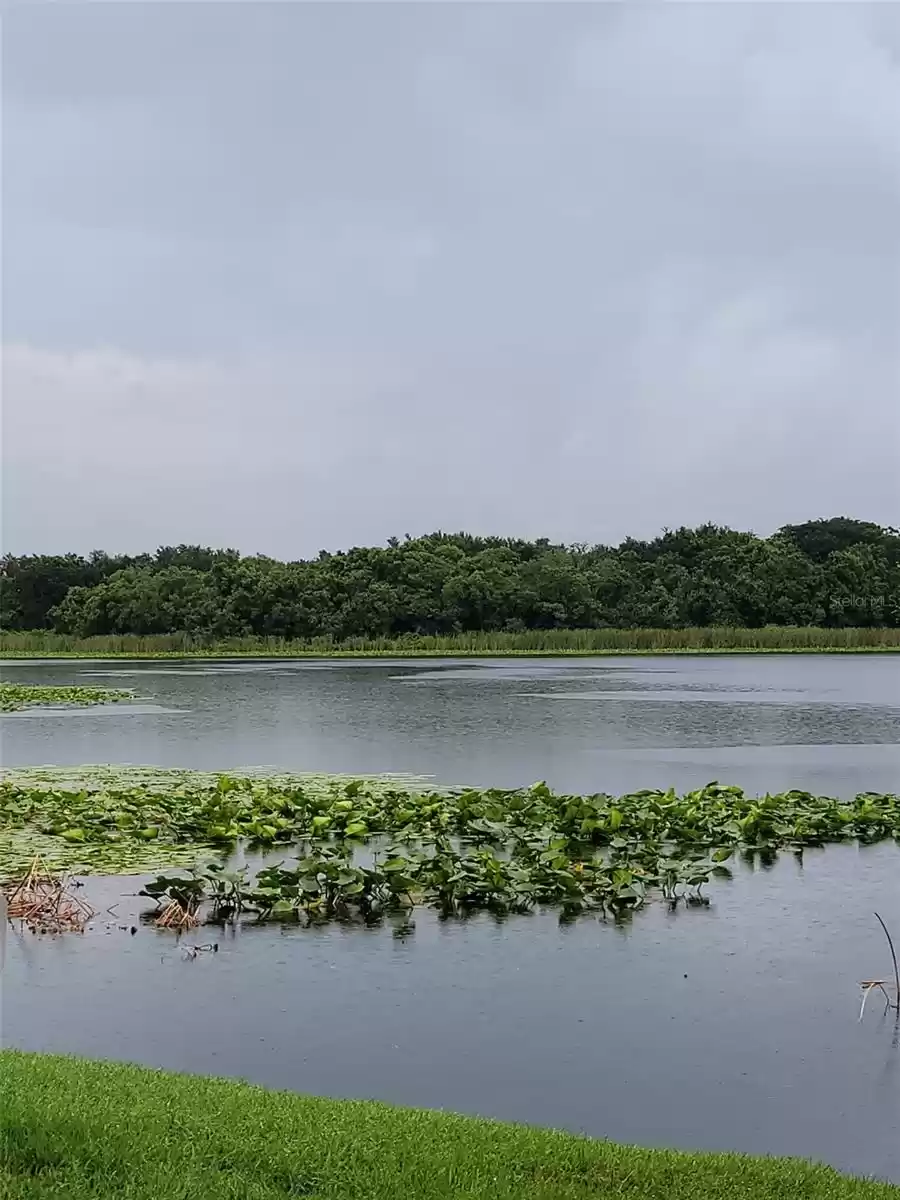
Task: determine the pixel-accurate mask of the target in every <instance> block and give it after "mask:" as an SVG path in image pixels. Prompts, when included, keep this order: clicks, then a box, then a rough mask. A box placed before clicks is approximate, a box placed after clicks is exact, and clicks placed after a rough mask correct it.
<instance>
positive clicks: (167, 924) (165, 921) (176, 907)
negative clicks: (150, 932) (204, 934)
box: [156, 900, 200, 933]
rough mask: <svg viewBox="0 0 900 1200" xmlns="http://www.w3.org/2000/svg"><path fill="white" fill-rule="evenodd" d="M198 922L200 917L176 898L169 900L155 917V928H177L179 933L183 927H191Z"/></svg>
mask: <svg viewBox="0 0 900 1200" xmlns="http://www.w3.org/2000/svg"><path fill="white" fill-rule="evenodd" d="M199 924H200V918H199V917H198V916H197V914H196V913H194V912H191V910H190V909H187V908H185V907H184V906H183V905H182V904H179V902H178V901H177V900H170V901H169V903H168V904H167V905H166V907H165V908H164V909H163V910H162V912H161V913H160V914H159V916H158V917H157V918H156V926H157V928H159V929H177V930H178V932H179V933H180V932H181V931H182V930H185V929H193V928H195V926H197V925H199Z"/></svg>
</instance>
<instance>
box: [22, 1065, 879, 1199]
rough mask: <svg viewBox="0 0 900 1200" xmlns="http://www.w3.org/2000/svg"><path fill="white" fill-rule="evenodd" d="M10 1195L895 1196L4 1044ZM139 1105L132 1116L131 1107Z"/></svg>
mask: <svg viewBox="0 0 900 1200" xmlns="http://www.w3.org/2000/svg"><path fill="white" fill-rule="evenodd" d="M0 1087H2V1094H3V1098H4V1103H3V1104H2V1105H0V1191H2V1193H3V1195H4V1196H8V1197H9V1200H51V1198H53V1200H64V1198H65V1200H72V1198H74V1197H78V1200H113V1197H115V1198H116V1200H161V1198H162V1197H165V1198H166V1200H288V1198H289V1197H299V1196H307V1197H310V1200H312V1198H313V1197H315V1200H451V1198H453V1197H458V1198H459V1200H462V1198H463V1197H465V1198H466V1200H526V1198H527V1200H600V1198H603V1200H606V1198H607V1197H608V1198H609V1200H612V1198H613V1197H614V1198H615V1200H697V1197H703V1200H897V1196H898V1194H900V1193H898V1189H897V1188H895V1187H892V1186H891V1185H890V1184H886V1183H874V1182H868V1181H863V1180H854V1179H847V1178H844V1177H843V1176H841V1175H839V1174H838V1173H837V1172H836V1171H833V1170H831V1169H829V1168H827V1167H822V1166H814V1165H812V1164H810V1163H806V1162H801V1161H799V1160H794V1159H777V1158H750V1157H747V1156H744V1155H738V1154H703V1153H698V1154H691V1153H685V1152H681V1151H676V1150H645V1149H640V1148H638V1147H634V1146H619V1145H616V1144H615V1143H613V1142H601V1141H594V1140H591V1139H589V1138H583V1137H578V1136H575V1135H574V1134H567V1133H559V1132H556V1131H552V1130H542V1129H529V1128H527V1127H524V1126H518V1125H508V1124H504V1123H501V1122H499V1121H487V1120H481V1119H478V1118H475V1117H464V1116H457V1115H454V1114H451V1113H442V1112H425V1111H422V1110H416V1109H403V1108H394V1107H392V1106H390V1105H387V1104H380V1103H376V1102H373V1101H360V1100H326V1099H318V1098H314V1097H311V1096H297V1095H292V1094H289V1093H285V1092H271V1091H266V1090H264V1089H263V1088H259V1087H254V1086H252V1085H250V1084H246V1083H237V1082H228V1081H225V1080H217V1079H206V1078H202V1077H197V1076H183V1075H173V1074H169V1073H165V1072H161V1071H151V1070H147V1069H146V1068H142V1067H135V1066H125V1065H121V1064H117V1063H109V1062H107V1063H99V1062H90V1061H88V1060H85V1059H76V1058H63V1057H56V1056H50V1055H35V1054H22V1053H19V1052H16V1051H11V1050H5V1051H2V1052H0ZM123 1114H127V1119H124V1118H123Z"/></svg>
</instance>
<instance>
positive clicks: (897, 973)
mask: <svg viewBox="0 0 900 1200" xmlns="http://www.w3.org/2000/svg"><path fill="white" fill-rule="evenodd" d="M875 920H876V921H877V922H878V924H879V925H880V926H881V928H882V929H883V930H884V936H885V937H886V938H887V940H888V945H889V946H890V948H891V958H892V959H893V961H894V995H895V997H896V1000H895V1003H894V1008H896V1010H897V1012H898V1013H900V966H898V965H897V951H896V950H895V949H894V939H893V938H892V937H891V934H890V931H889V930H888V927H887V925H885V923H884V921H883V920H882V919H881V917H880V916H879V915H878V913H876V914H875Z"/></svg>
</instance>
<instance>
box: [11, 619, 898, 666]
mask: <svg viewBox="0 0 900 1200" xmlns="http://www.w3.org/2000/svg"><path fill="white" fill-rule="evenodd" d="M892 653H894V654H896V653H900V629H894V628H856V627H853V628H851V627H845V628H840V629H823V628H816V627H811V626H810V627H807V626H802V627H784V626H769V627H766V628H762V629H736V628H715V627H710V628H694V629H580V630H578V629H576V630H567V629H555V630H531V631H524V632H520V633H485V632H474V633H460V634H452V635H448V636H433V637H432V636H424V635H423V636H420V637H400V638H388V637H382V638H371V639H363V638H359V639H353V640H350V641H346V642H342V643H333V642H330V641H328V640H326V639H324V638H323V639H315V640H312V641H305V642H301V641H296V642H291V641H284V640H282V639H278V638H251V637H248V638H228V639H223V640H222V641H220V642H210V641H203V640H198V641H196V642H195V641H193V640H192V639H191V638H190V637H188V636H185V635H178V634H158V635H153V636H140V635H134V634H128V635H122V636H112V637H93V638H83V639H81V638H73V637H67V636H65V635H61V634H54V633H49V632H47V633H44V632H42V631H40V632H32V633H6V634H0V659H4V660H7V661H28V660H31V661H35V660H41V659H43V660H50V659H133V660H141V659H147V660H152V659H170V660H171V659H184V660H186V659H213V658H229V659H248V660H252V659H271V660H279V659H281V660H286V661H289V660H292V659H390V658H395V659H396V658H473V659H475V658H512V659H515V658H620V657H623V656H626V657H631V656H640V657H646V656H649V655H669V656H688V657H697V656H705V657H709V656H715V655H736V654H741V655H744V654H748V655H749V654H892Z"/></svg>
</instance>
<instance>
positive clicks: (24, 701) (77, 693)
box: [0, 683, 134, 712]
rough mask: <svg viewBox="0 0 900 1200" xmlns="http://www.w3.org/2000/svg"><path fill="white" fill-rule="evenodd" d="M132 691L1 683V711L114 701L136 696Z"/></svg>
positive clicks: (131, 698)
mask: <svg viewBox="0 0 900 1200" xmlns="http://www.w3.org/2000/svg"><path fill="white" fill-rule="evenodd" d="M133 699H134V695H133V693H132V692H130V691H125V690H122V689H121V688H118V689H117V688H100V687H44V686H39V685H37V684H32V683H0V712H16V711H18V710H19V709H22V708H34V707H36V706H39V705H41V706H46V705H59V704H75V705H78V706H84V705H92V704H114V703H116V702H118V701H121V700H133Z"/></svg>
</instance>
